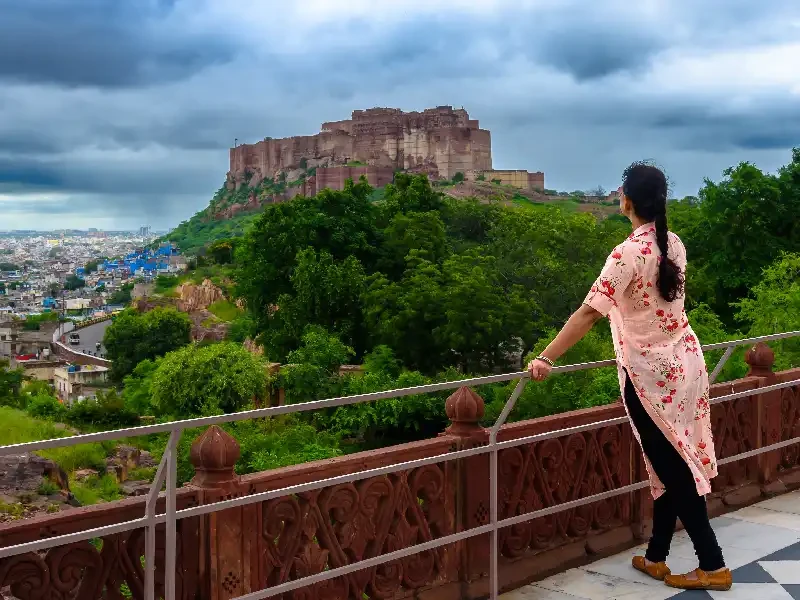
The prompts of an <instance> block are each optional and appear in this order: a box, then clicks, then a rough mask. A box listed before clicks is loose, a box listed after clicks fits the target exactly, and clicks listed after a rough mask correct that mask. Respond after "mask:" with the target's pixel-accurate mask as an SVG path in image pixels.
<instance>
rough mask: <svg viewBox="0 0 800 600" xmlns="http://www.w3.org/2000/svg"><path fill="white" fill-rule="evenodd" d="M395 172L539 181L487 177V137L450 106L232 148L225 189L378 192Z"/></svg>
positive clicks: (356, 117)
mask: <svg viewBox="0 0 800 600" xmlns="http://www.w3.org/2000/svg"><path fill="white" fill-rule="evenodd" d="M400 170H403V171H406V172H410V173H426V174H427V175H428V177H429V178H430V179H431V180H434V181H435V180H440V179H452V178H453V177H454V176H456V174H457V173H462V174H463V175H464V177H465V178H466V179H467V180H475V179H479V178H486V179H487V180H489V179H497V180H500V181H503V183H508V184H509V185H514V186H517V187H524V188H530V189H533V188H540V189H541V188H544V174H543V173H528V172H527V171H493V170H492V141H491V134H490V132H489V131H488V130H486V129H481V128H480V124H479V122H478V121H477V120H476V119H471V118H470V116H469V114H468V113H467V111H466V110H464V109H463V108H458V109H454V108H453V107H452V106H438V107H436V108H428V109H425V110H423V111H422V112H403V111H402V110H400V109H397V108H370V109H367V110H355V111H353V114H352V117H351V118H350V119H347V120H344V121H332V122H328V123H323V124H322V127H321V128H320V132H319V133H317V134H315V135H308V136H295V137H288V138H283V139H271V138H266V139H264V140H262V141H260V142H257V143H255V144H241V145H237V146H235V147H234V148H231V149H230V171H229V172H228V175H227V187H228V189H237V190H238V189H239V188H240V187H241V186H242V185H245V184H247V185H249V186H250V187H251V188H252V187H255V186H256V185H258V184H259V183H260V182H261V181H264V180H277V179H279V178H282V179H283V180H285V181H295V180H299V179H303V183H302V185H300V186H297V187H296V193H304V194H314V193H316V192H318V191H320V190H321V189H323V188H331V189H342V188H343V187H344V182H345V181H346V180H347V179H354V180H358V179H359V177H361V176H362V175H364V176H365V177H366V178H367V181H369V183H370V184H371V185H373V186H383V185H386V184H387V183H391V181H392V179H393V177H394V173H395V172H396V171H400ZM310 173H313V175H311V176H306V174H310ZM482 175H483V177H481V176H482ZM506 179H507V180H508V181H506Z"/></svg>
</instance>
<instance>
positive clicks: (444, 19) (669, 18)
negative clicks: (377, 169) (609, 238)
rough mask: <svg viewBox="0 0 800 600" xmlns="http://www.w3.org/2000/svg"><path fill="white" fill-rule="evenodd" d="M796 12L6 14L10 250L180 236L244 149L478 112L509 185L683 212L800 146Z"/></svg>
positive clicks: (171, 7) (139, 6)
mask: <svg viewBox="0 0 800 600" xmlns="http://www.w3.org/2000/svg"><path fill="white" fill-rule="evenodd" d="M799 64H800V2H799V1H798V0H638V1H637V2H633V1H632V0H303V1H302V2H285V1H283V0H281V1H278V0H0V230H2V229H12V228H38V229H44V228H55V227H84V228H86V227H98V228H106V229H112V228H132V227H138V226H140V225H143V224H150V225H152V226H154V227H156V228H167V227H171V226H174V225H175V224H177V223H178V222H180V221H181V220H183V219H186V218H188V217H190V216H191V215H192V214H193V213H195V212H196V211H198V210H200V209H202V208H203V207H205V205H206V204H207V203H208V200H209V199H210V197H211V196H212V194H213V193H214V191H215V190H216V189H217V188H218V187H219V186H220V185H221V184H222V182H223V180H224V177H225V173H226V171H227V169H228V147H229V146H231V145H232V144H233V140H234V138H238V139H239V140H240V141H256V140H258V139H261V138H263V137H265V136H272V137H283V136H289V135H299V134H311V133H315V132H317V131H318V129H319V125H320V123H322V122H323V121H330V120H338V119H343V118H347V117H348V116H349V114H350V112H351V111H352V109H354V108H368V107H373V106H392V107H398V108H402V109H404V110H420V109H423V108H425V107H430V106H436V105H441V104H451V105H455V106H462V105H463V106H464V107H465V108H467V110H469V112H470V114H471V115H472V117H473V118H477V119H480V121H481V123H482V126H483V127H485V128H488V129H490V130H491V131H492V138H493V148H492V151H493V156H494V166H495V168H517V169H529V170H543V171H544V172H545V174H546V183H547V186H548V187H552V188H557V189H565V190H573V189H587V188H591V187H596V186H597V185H603V186H605V187H606V188H613V187H616V186H617V185H618V184H619V175H620V173H621V171H622V169H623V168H624V167H625V165H627V164H628V163H630V162H631V161H632V160H635V159H640V158H651V159H655V160H656V161H658V162H659V163H660V164H661V165H662V166H664V167H665V169H666V170H667V171H668V174H669V176H670V178H671V180H672V182H673V185H674V191H675V194H676V195H679V196H682V195H686V194H693V193H696V191H697V189H698V188H699V187H700V186H701V185H702V181H703V178H704V177H710V178H712V179H719V178H720V177H721V173H722V170H723V169H724V168H726V167H728V166H731V165H733V164H736V163H738V162H739V161H742V160H749V161H751V162H754V163H756V164H757V165H758V166H760V167H761V168H763V169H766V170H775V169H776V168H778V167H779V166H780V165H782V164H785V163H786V162H788V160H789V158H790V151H789V149H790V148H791V147H792V146H793V145H800V71H798V68H797V65H799Z"/></svg>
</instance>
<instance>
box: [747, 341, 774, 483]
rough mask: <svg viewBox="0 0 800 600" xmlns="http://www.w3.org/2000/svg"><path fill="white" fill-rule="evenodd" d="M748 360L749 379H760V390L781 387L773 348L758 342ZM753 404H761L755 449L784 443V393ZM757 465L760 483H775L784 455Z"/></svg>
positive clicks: (760, 460)
mask: <svg viewBox="0 0 800 600" xmlns="http://www.w3.org/2000/svg"><path fill="white" fill-rule="evenodd" d="M744 360H745V362H746V363H747V364H748V365H749V366H750V369H749V370H748V372H747V376H748V377H758V378H760V380H761V383H760V384H759V385H760V386H762V387H763V386H767V385H772V384H774V383H778V378H777V376H776V375H775V373H774V372H773V370H772V366H773V365H774V364H775V354H774V353H773V352H772V350H771V349H770V347H769V346H767V345H766V344H764V343H763V342H758V343H757V344H755V345H754V346H753V347H751V348H750V349H748V351H747V354H745V358H744ZM752 401H753V402H756V403H757V404H756V415H757V418H756V423H755V427H756V431H755V438H756V439H755V440H753V441H754V443H755V445H756V446H757V447H763V446H769V445H770V444H774V443H776V442H779V441H780V439H781V391H780V390H776V391H774V392H767V393H765V394H758V395H757V396H755V398H753V399H752ZM756 462H757V464H758V478H759V483H761V484H770V483H772V481H773V479H774V477H775V473H776V471H777V469H778V465H779V463H780V451H776V452H767V453H765V454H761V455H760V456H759V457H758V458H757V459H756Z"/></svg>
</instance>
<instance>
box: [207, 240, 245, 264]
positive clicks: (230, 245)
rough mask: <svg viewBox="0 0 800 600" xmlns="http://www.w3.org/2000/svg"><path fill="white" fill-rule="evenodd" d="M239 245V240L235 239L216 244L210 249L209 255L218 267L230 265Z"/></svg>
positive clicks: (220, 241)
mask: <svg viewBox="0 0 800 600" xmlns="http://www.w3.org/2000/svg"><path fill="white" fill-rule="evenodd" d="M237 243H238V240H236V239H235V238H230V239H227V240H219V241H217V242H214V243H212V244H211V245H210V246H209V247H208V255H209V256H210V257H211V258H212V259H213V260H214V262H216V263H217V264H218V265H227V264H230V263H232V262H233V258H234V256H235V254H236V244H237Z"/></svg>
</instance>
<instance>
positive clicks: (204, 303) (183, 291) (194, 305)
mask: <svg viewBox="0 0 800 600" xmlns="http://www.w3.org/2000/svg"><path fill="white" fill-rule="evenodd" d="M176 291H177V293H178V310H180V311H181V312H185V313H192V312H195V311H198V310H205V309H207V308H208V307H209V306H211V305H212V304H214V302H216V301H217V300H222V299H223V298H224V297H225V294H223V293H222V290H221V289H219V288H218V287H217V286H215V285H214V284H213V283H211V280H209V279H204V280H203V283H201V284H200V285H195V284H193V283H184V284H182V285H179V286H178V289H177V290H176Z"/></svg>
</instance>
